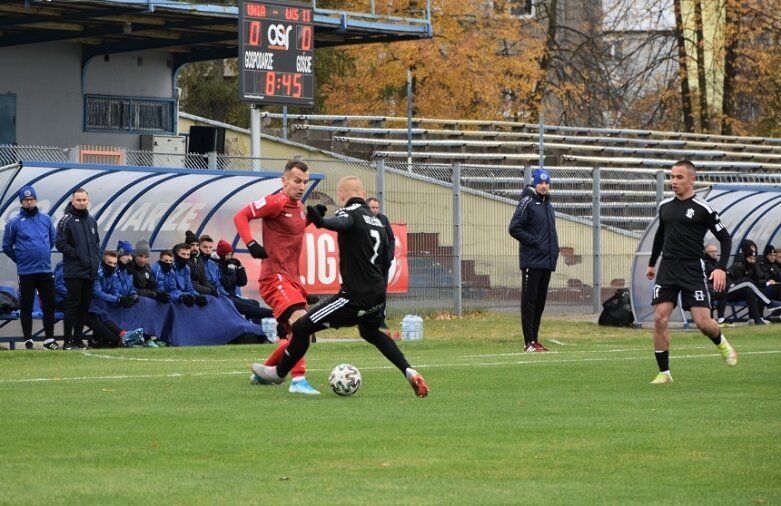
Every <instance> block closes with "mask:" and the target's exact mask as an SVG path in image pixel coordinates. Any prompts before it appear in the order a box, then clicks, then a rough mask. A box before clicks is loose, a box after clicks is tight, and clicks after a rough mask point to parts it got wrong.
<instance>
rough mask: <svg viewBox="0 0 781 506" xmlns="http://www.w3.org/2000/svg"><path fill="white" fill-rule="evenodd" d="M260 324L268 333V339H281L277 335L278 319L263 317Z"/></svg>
mask: <svg viewBox="0 0 781 506" xmlns="http://www.w3.org/2000/svg"><path fill="white" fill-rule="evenodd" d="M260 326H261V327H262V328H263V333H264V334H265V335H266V339H268V340H269V342H271V343H276V342H277V341H279V336H277V320H275V319H274V318H263V319H262V320H261V321H260Z"/></svg>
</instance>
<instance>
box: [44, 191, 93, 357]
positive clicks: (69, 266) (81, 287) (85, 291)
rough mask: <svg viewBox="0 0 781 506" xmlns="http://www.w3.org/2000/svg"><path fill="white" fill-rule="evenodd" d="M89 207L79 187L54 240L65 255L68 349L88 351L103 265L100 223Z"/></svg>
mask: <svg viewBox="0 0 781 506" xmlns="http://www.w3.org/2000/svg"><path fill="white" fill-rule="evenodd" d="M88 206H89V194H88V193H87V190H85V189H84V188H78V189H77V190H76V191H74V192H73V195H72V196H71V201H70V203H69V204H68V206H67V207H66V208H65V215H64V216H63V217H62V218H61V219H60V222H59V223H58V224H57V236H56V238H55V240H54V244H55V246H56V247H57V250H59V251H60V252H61V253H62V261H63V277H64V279H65V286H66V287H67V291H68V298H67V299H66V301H65V312H64V313H65V314H64V318H63V340H64V345H63V349H65V350H72V349H80V350H83V349H85V348H86V346H85V344H84V342H83V341H82V340H81V333H82V331H83V330H84V318H85V317H86V315H87V311H88V310H89V306H90V302H91V301H92V285H93V283H94V281H95V279H96V278H97V275H98V265H99V264H100V236H99V235H98V222H97V221H95V218H93V217H92V216H91V215H90V214H89V211H88V210H87V207H88ZM74 337H75V338H74Z"/></svg>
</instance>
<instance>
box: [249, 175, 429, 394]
mask: <svg viewBox="0 0 781 506" xmlns="http://www.w3.org/2000/svg"><path fill="white" fill-rule="evenodd" d="M337 194H338V197H339V202H340V204H341V205H342V206H343V207H342V208H341V209H339V210H337V211H336V215H335V216H333V217H330V218H325V217H323V216H321V215H320V213H319V212H318V211H317V210H316V209H315V208H313V207H311V206H307V216H308V217H309V220H310V221H311V222H312V223H313V224H314V225H315V226H316V227H317V228H326V229H328V230H333V231H335V232H337V233H338V242H339V272H340V274H341V275H342V286H341V287H340V289H339V293H338V294H336V295H335V296H333V297H331V298H330V299H328V300H326V301H325V302H324V303H323V304H321V305H320V307H318V308H316V309H314V310H313V311H311V312H310V313H308V314H306V315H305V316H302V317H301V318H299V319H298V320H296V322H295V323H294V324H293V338H292V339H291V340H290V344H289V345H288V347H287V350H286V351H285V353H284V355H283V356H282V360H281V361H280V362H279V364H277V365H276V366H268V365H263V364H252V370H253V372H254V373H255V374H257V375H258V376H260V377H261V378H262V379H264V380H266V381H270V382H272V383H277V384H281V383H283V382H284V381H285V379H284V378H285V376H287V374H288V373H289V372H290V370H291V369H292V368H293V365H294V364H295V363H296V362H298V361H299V360H300V359H301V358H302V357H303V356H304V355H305V354H306V352H307V350H308V349H309V336H311V335H312V334H314V333H316V332H319V331H322V330H324V329H327V328H340V327H352V326H354V325H357V326H358V330H359V332H360V334H361V337H362V338H364V339H365V340H366V341H368V342H369V343H371V344H373V345H374V346H376V347H377V349H378V350H380V353H382V354H383V355H384V356H385V358H387V359H388V360H390V361H391V362H392V363H393V365H395V366H396V367H398V369H399V370H400V371H401V372H402V374H404V376H405V377H406V378H407V381H408V382H409V383H410V385H411V386H412V389H413V390H414V391H415V395H417V396H418V397H425V396H426V395H428V385H427V384H426V381H425V380H424V379H423V376H421V375H420V374H419V373H418V372H417V371H415V369H413V368H412V367H410V364H409V362H407V359H406V358H405V357H404V354H403V353H402V352H401V350H399V348H398V346H396V343H395V342H393V340H392V339H391V338H390V337H388V336H387V335H386V334H385V333H384V332H382V331H381V330H380V325H382V323H383V321H384V318H385V298H386V288H387V284H386V279H387V273H388V269H389V268H390V264H389V261H388V258H389V257H388V255H387V254H386V250H387V248H388V236H387V233H386V231H385V227H384V226H383V224H382V222H381V221H380V220H379V219H378V218H377V217H376V216H374V214H373V213H372V211H371V209H369V206H368V205H367V204H366V201H365V200H364V199H365V198H366V192H365V191H364V189H363V184H362V183H361V180H360V179H358V178H357V177H355V176H347V177H344V178H342V179H341V180H340V181H339V186H338V188H337Z"/></svg>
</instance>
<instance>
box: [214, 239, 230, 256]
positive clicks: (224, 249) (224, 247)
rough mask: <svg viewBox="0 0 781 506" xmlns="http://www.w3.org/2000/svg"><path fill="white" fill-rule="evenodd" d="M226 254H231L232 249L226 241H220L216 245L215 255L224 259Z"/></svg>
mask: <svg viewBox="0 0 781 506" xmlns="http://www.w3.org/2000/svg"><path fill="white" fill-rule="evenodd" d="M228 253H233V248H231V245H230V244H229V243H228V241H226V240H225V239H220V242H218V243H217V255H219V256H221V257H224V256H225V255H227V254H228Z"/></svg>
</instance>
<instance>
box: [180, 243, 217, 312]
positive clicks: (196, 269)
mask: <svg viewBox="0 0 781 506" xmlns="http://www.w3.org/2000/svg"><path fill="white" fill-rule="evenodd" d="M204 237H207V238H208V237H209V236H201V239H199V238H198V237H197V236H196V235H195V234H194V233H193V232H192V231H190V230H188V231H187V233H185V239H184V241H185V242H186V243H187V244H188V245H189V246H190V259H189V260H188V261H187V265H188V266H189V267H190V276H192V278H191V281H192V284H193V288H194V289H195V291H196V292H198V293H200V294H202V295H214V296H215V297H217V296H218V295H219V291H218V290H217V288H215V287H214V285H212V284H211V283H210V282H209V275H208V273H207V272H206V261H207V259H206V258H205V257H204V256H203V255H202V254H201V240H202V239H203V238H204ZM209 240H210V241H211V238H209Z"/></svg>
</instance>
